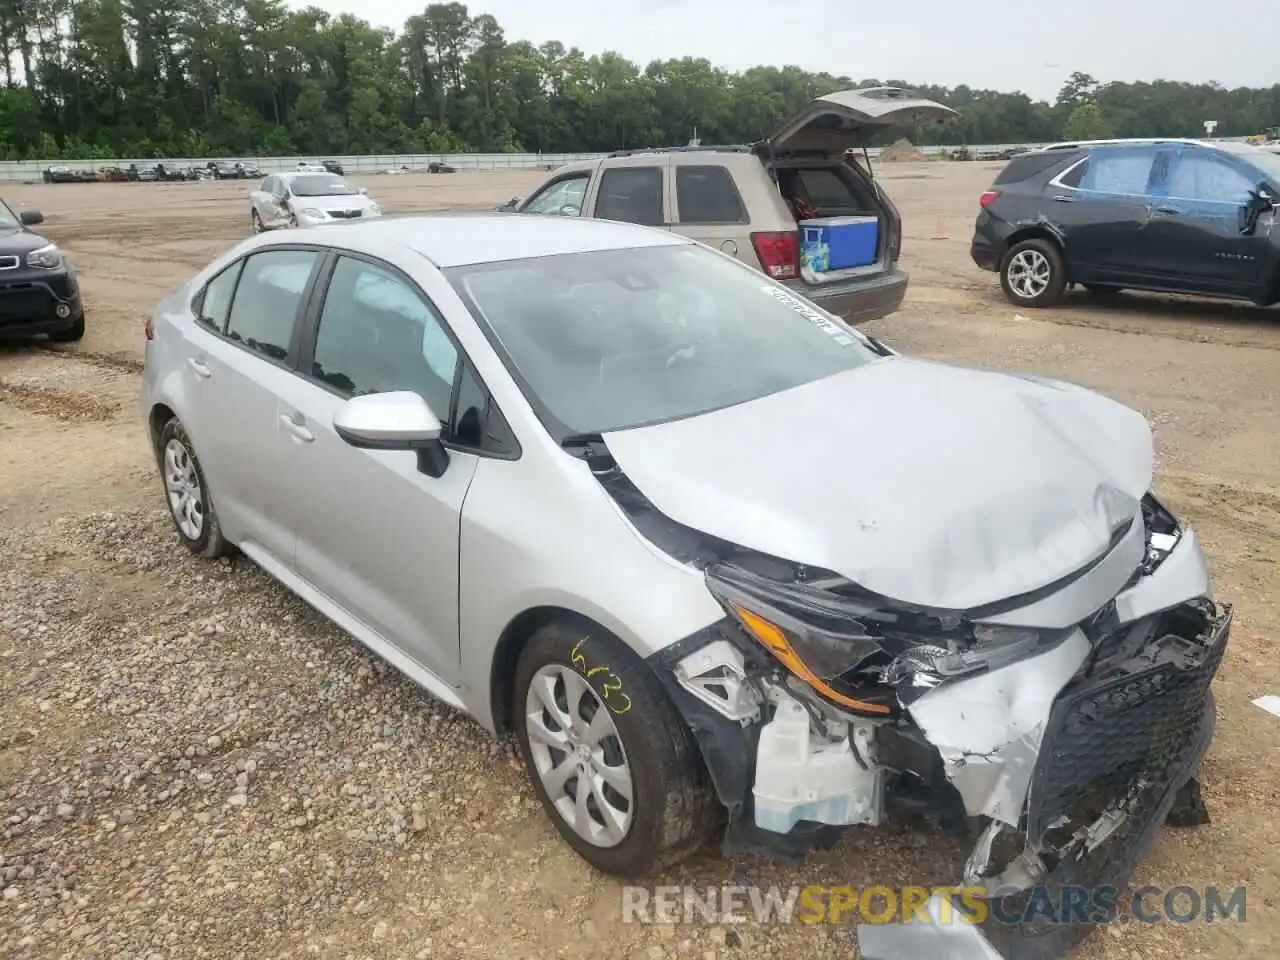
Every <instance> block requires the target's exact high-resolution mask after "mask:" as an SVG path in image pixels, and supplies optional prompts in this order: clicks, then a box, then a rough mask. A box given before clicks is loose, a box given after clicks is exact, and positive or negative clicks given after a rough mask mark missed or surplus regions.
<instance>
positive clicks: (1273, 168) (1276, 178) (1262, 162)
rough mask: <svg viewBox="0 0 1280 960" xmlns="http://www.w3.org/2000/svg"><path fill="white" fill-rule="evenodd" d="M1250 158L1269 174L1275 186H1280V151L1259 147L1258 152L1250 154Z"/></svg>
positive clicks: (1269, 178) (1268, 177) (1256, 165)
mask: <svg viewBox="0 0 1280 960" xmlns="http://www.w3.org/2000/svg"><path fill="white" fill-rule="evenodd" d="M1249 160H1250V162H1251V163H1252V164H1253V165H1254V166H1255V167H1257V168H1258V169H1259V170H1261V171H1262V172H1263V173H1265V174H1266V175H1267V179H1268V180H1270V181H1271V183H1272V184H1273V185H1274V186H1276V187H1280V153H1272V152H1271V151H1270V150H1263V149H1259V150H1258V151H1257V152H1256V153H1251V154H1249Z"/></svg>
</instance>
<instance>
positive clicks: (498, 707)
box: [489, 604, 649, 735]
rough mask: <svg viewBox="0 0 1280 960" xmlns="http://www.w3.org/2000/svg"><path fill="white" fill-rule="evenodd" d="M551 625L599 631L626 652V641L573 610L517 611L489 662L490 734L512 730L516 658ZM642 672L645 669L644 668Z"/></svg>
mask: <svg viewBox="0 0 1280 960" xmlns="http://www.w3.org/2000/svg"><path fill="white" fill-rule="evenodd" d="M551 623H565V624H574V623H576V624H580V625H582V626H583V627H585V628H587V629H589V630H591V631H603V632H605V633H607V634H608V635H609V636H611V637H613V638H614V639H616V640H618V641H619V642H620V643H622V644H623V645H624V646H627V647H628V648H629V645H628V644H627V643H626V641H625V640H622V639H621V638H620V637H618V636H617V634H616V633H615V632H614V631H613V630H610V629H609V628H608V627H607V626H605V625H604V624H602V623H600V621H598V620H595V619H593V618H592V617H589V616H587V615H586V614H584V613H581V612H579V611H577V610H571V609H570V608H568V607H564V606H558V605H555V604H544V605H541V606H536V607H530V608H529V609H527V610H524V611H521V612H520V613H518V614H517V615H516V616H515V617H513V618H512V619H511V620H510V622H508V623H507V625H506V627H504V628H503V630H502V633H501V634H500V635H499V637H498V643H497V645H496V646H495V647H494V651H493V658H492V660H491V661H490V666H489V710H490V716H491V718H492V726H493V731H494V733H497V734H500V735H501V734H505V733H509V732H511V731H512V730H513V729H514V724H515V716H516V711H515V703H516V697H515V690H514V684H515V678H516V664H517V663H519V661H520V654H521V652H522V651H523V650H524V647H525V644H527V643H528V642H529V640H530V639H531V638H532V637H533V635H534V634H535V633H537V632H538V630H540V629H541V628H543V627H545V626H547V625H548V624H551ZM636 659H637V661H639V662H640V663H642V664H643V663H644V662H645V661H644V658H643V657H640V656H639V655H638V654H637V656H636ZM645 669H649V668H648V666H647V665H646V667H645Z"/></svg>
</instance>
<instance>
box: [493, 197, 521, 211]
mask: <svg viewBox="0 0 1280 960" xmlns="http://www.w3.org/2000/svg"><path fill="white" fill-rule="evenodd" d="M519 204H520V198H519V197H512V198H511V199H510V200H508V201H507V202H506V203H504V204H503V205H502V206H500V207H499V208H498V212H499V213H515V210H516V207H517V206H519Z"/></svg>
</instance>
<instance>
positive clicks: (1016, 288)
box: [1000, 237, 1067, 308]
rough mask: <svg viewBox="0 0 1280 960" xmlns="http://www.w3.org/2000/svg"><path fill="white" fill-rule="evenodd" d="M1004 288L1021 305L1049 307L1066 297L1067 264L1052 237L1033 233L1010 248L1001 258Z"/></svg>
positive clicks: (1009, 298) (1001, 285)
mask: <svg viewBox="0 0 1280 960" xmlns="http://www.w3.org/2000/svg"><path fill="white" fill-rule="evenodd" d="M1000 288H1001V289H1002V290H1003V291H1004V295H1005V297H1006V299H1008V300H1009V302H1010V303H1013V304H1014V305H1016V306H1019V307H1031V308H1038V307H1047V306H1050V305H1051V304H1054V303H1057V302H1058V301H1059V300H1061V299H1062V294H1063V291H1065V290H1066V288H1067V267H1066V262H1065V261H1064V260H1063V259H1062V252H1061V251H1060V250H1059V249H1058V247H1057V246H1056V245H1055V244H1054V243H1053V242H1052V241H1049V240H1044V239H1041V238H1040V237H1033V238H1031V239H1029V240H1023V241H1022V242H1021V243H1016V244H1014V245H1013V246H1012V247H1010V248H1009V251H1008V252H1007V253H1006V254H1005V255H1004V259H1003V260H1002V261H1001V262H1000Z"/></svg>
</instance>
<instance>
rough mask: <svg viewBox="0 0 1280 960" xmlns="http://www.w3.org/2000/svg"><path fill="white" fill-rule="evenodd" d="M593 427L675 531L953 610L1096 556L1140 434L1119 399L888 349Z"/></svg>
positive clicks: (1133, 489) (1137, 492)
mask: <svg viewBox="0 0 1280 960" xmlns="http://www.w3.org/2000/svg"><path fill="white" fill-rule="evenodd" d="M604 439H605V442H606V443H607V444H608V446H609V449H610V451H611V452H612V454H613V456H614V458H615V459H616V461H617V463H618V465H619V466H620V467H621V468H622V470H623V471H624V472H625V473H626V474H627V475H628V476H629V477H630V478H631V480H632V482H633V483H635V485H636V486H637V487H638V488H639V489H640V491H641V492H642V493H644V494H645V496H647V497H648V498H649V500H650V501H652V503H653V504H654V506H656V507H657V508H658V509H659V510H661V511H662V512H663V513H665V514H666V515H667V516H668V517H670V518H672V519H673V520H676V521H678V522H680V523H682V524H684V525H685V526H689V527H693V528H694V529H697V530H701V531H703V532H704V533H707V534H710V535H712V536H716V537H720V538H722V539H724V540H728V541H731V542H733V543H736V544H738V545H740V546H743V547H747V548H750V549H753V550H757V551H760V552H762V553H767V554H772V555H774V556H777V557H781V558H783V559H786V560H790V561H793V562H796V563H803V564H806V565H809V566H814V567H821V568H824V569H827V570H831V571H833V572H835V573H838V574H841V575H842V576H845V577H847V578H849V579H850V580H853V581H855V582H856V583H859V584H861V585H862V586H863V587H865V588H866V589H868V590H872V591H875V592H876V593H880V594H883V595H885V596H887V597H891V598H893V599H897V600H900V601H904V602H907V603H913V604H918V605H921V606H929V607H939V608H946V609H953V610H963V609H970V608H973V607H978V606H983V605H986V604H989V603H993V602H996V601H999V600H1004V599H1007V598H1010V597H1015V596H1018V595H1021V594H1024V593H1029V592H1031V591H1033V590H1037V589H1039V588H1041V587H1044V586H1046V585H1048V584H1050V583H1053V582H1054V581H1057V580H1059V579H1062V578H1063V577H1066V576H1068V575H1070V574H1072V573H1074V572H1075V571H1077V570H1079V569H1080V568H1081V567H1082V566H1084V565H1086V564H1088V563H1089V562H1091V561H1092V560H1094V559H1095V558H1097V557H1098V556H1100V555H1101V554H1102V553H1104V552H1105V551H1106V550H1107V548H1108V546H1109V545H1110V543H1111V540H1112V535H1113V531H1114V530H1115V528H1116V527H1117V526H1119V525H1121V524H1124V523H1125V522H1126V521H1128V520H1130V519H1131V518H1133V517H1134V516H1135V514H1136V513H1138V511H1139V509H1140V507H1139V501H1140V500H1141V498H1142V496H1143V495H1144V494H1145V493H1146V492H1147V490H1148V489H1149V488H1150V486H1151V475H1152V440H1151V430H1150V428H1149V426H1148V425H1147V422H1146V419H1145V418H1144V417H1143V416H1142V415H1141V414H1140V413H1138V412H1136V411H1134V410H1131V409H1129V408H1128V407H1125V406H1122V405H1121V404H1119V403H1116V402H1115V401H1112V400H1109V399H1107V398H1105V397H1103V396H1100V395H1098V394H1095V393H1092V392H1090V391H1087V390H1084V389H1082V388H1079V387H1074V386H1071V385H1068V384H1064V383H1058V382H1055V381H1048V380H1043V379H1039V378H1032V377H1018V376H1013V375H1009V374H1000V373H991V372H985V371H979V370H970V369H965V368H961V367H950V366H945V365H942V364H936V363H931V362H927V361H922V360H913V359H906V358H902V357H887V358H884V359H881V360H876V361H874V362H872V363H870V364H868V365H866V366H863V367H859V368H857V369H854V370H850V371H847V372H845V373H842V374H838V375H836V376H832V377H828V378H826V379H823V380H819V381H817V382H815V383H810V384H806V385H804V386H802V387H798V388H796V389H793V390H787V391H784V392H782V393H778V394H774V395H773V396H769V397H764V398H762V399H760V400H756V401H753V402H751V403H746V404H741V405H738V406H734V407H729V408H727V409H724V410H719V411H716V412H713V413H709V414H706V415H703V416H699V417H691V418H688V419H685V420H680V421H676V422H672V423H666V424H659V425H656V426H650V427H641V428H637V429H633V430H624V431H618V432H613V433H608V434H605V437H604ZM1139 522H1141V520H1140V519H1139Z"/></svg>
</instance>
